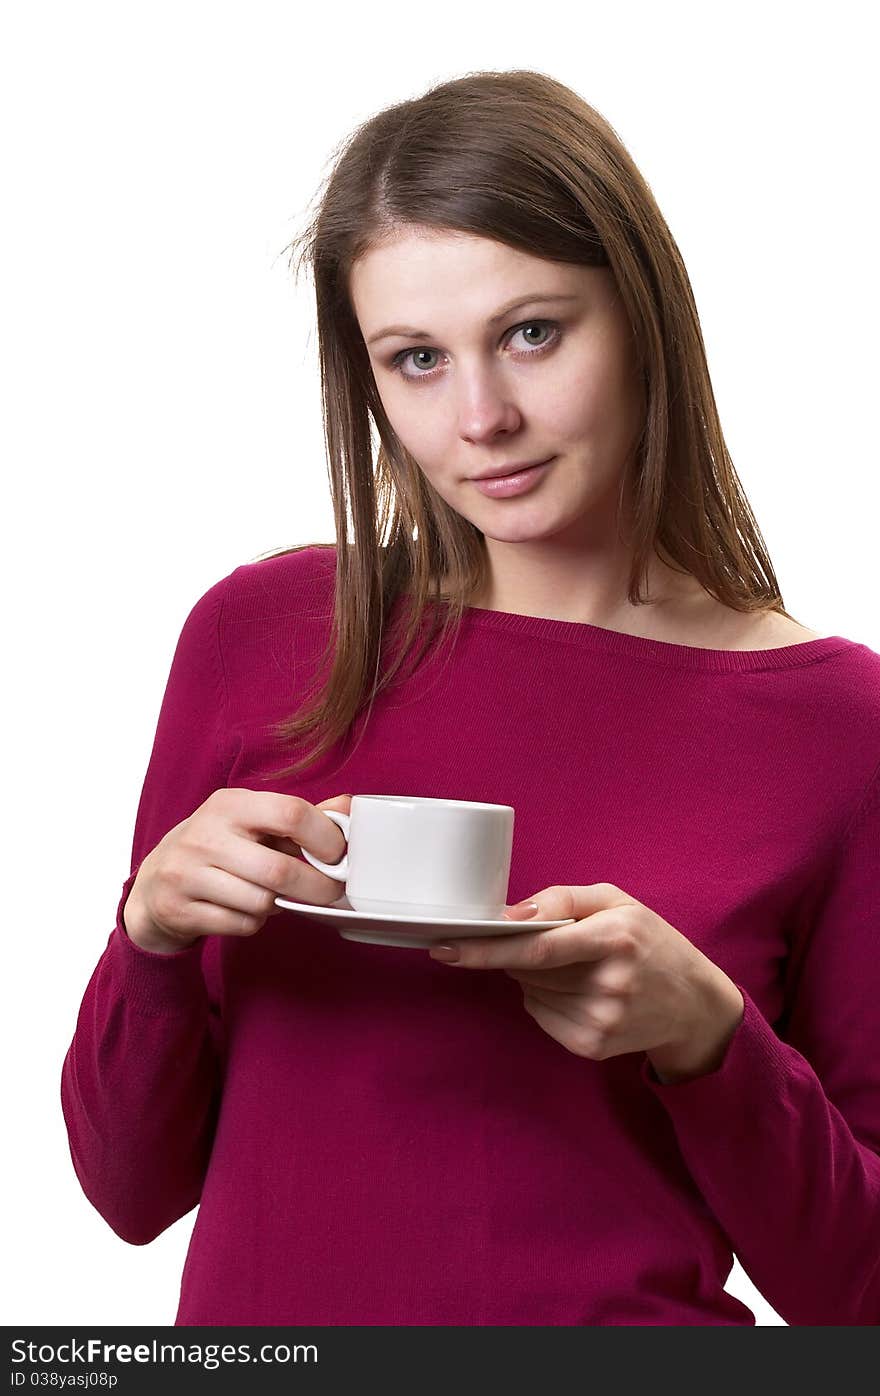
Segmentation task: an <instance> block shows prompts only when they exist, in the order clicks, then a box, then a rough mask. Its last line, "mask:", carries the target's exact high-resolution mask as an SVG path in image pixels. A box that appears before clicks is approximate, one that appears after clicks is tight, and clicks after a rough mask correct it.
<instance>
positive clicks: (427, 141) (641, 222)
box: [262, 69, 788, 777]
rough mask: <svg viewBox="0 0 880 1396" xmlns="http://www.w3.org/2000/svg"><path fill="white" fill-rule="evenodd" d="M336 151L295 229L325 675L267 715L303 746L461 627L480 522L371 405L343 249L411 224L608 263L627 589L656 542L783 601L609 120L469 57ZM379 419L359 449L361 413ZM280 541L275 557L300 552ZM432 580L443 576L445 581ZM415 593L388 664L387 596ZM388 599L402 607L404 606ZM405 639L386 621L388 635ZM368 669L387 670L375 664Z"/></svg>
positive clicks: (693, 337)
mask: <svg viewBox="0 0 880 1396" xmlns="http://www.w3.org/2000/svg"><path fill="white" fill-rule="evenodd" d="M334 154H335V155H336V156H337V157H338V158H336V160H335V164H334V166H333V169H332V172H331V174H330V176H329V177H328V179H327V180H326V181H325V187H324V188H323V193H322V194H321V197H320V200H319V203H318V207H317V211H316V212H315V214H314V216H313V217H312V219H311V221H310V223H309V225H308V227H307V228H306V229H305V231H304V232H303V233H302V234H301V235H300V236H299V237H298V238H296V239H294V241H293V243H292V244H290V247H291V249H292V251H291V262H292V263H293V262H295V264H296V274H297V276H299V273H300V271H301V269H302V266H303V264H307V266H308V268H309V270H310V271H311V274H312V276H313V279H314V284H315V292H316V299H317V325H318V352H319V362H320V375H321V392H322V409H323V418H324V432H325V440H326V444H327V451H328V456H329V474H330V488H331V494H332V499H333V513H334V518H335V523H336V537H337V543H336V544H332V543H331V544H325V545H320V544H303V545H301V547H316V546H319V547H320V546H325V547H326V548H328V549H332V548H334V547H335V549H336V580H335V599H334V612H333V620H332V627H331V631H330V635H329V638H328V642H327V646H326V648H325V650H324V654H323V657H322V667H323V668H326V665H327V664H328V663H329V664H330V668H329V673H325V675H324V677H323V679H322V680H321V681H320V683H319V684H318V686H317V688H316V689H315V690H314V691H313V693H312V695H311V697H312V699H313V701H312V702H311V705H310V706H303V707H301V708H300V709H298V711H297V712H295V713H294V714H293V715H292V716H291V717H289V718H286V719H285V720H284V721H282V722H279V723H276V724H274V729H273V730H274V732H275V734H276V736H277V737H278V738H279V739H280V740H281V742H282V743H283V744H285V745H287V746H288V749H289V745H290V743H292V742H295V741H298V740H300V739H301V738H303V737H306V736H308V735H309V734H311V733H314V732H319V733H321V736H320V740H319V741H318V743H317V745H316V746H315V747H314V748H313V750H312V751H311V753H309V754H307V755H306V756H305V757H301V758H300V759H299V760H295V761H293V762H292V763H291V764H289V765H287V766H285V767H284V768H283V770H281V771H276V772H273V773H272V774H273V777H274V776H278V775H290V774H298V773H299V772H300V771H301V770H302V768H303V767H304V766H305V765H308V764H310V763H312V762H315V761H317V760H319V758H320V757H321V756H323V754H324V753H325V752H326V751H327V750H328V749H329V748H330V747H331V746H332V745H334V744H335V742H336V741H337V740H338V739H339V738H342V737H344V736H346V735H347V734H348V732H349V730H350V729H352V727H353V725H354V722H355V719H356V717H357V716H358V714H359V712H360V710H361V709H362V708H363V707H364V705H365V704H366V705H368V706H367V710H366V716H365V722H366V721H367V720H368V719H369V713H370V710H371V708H372V703H373V701H374V699H375V697H376V695H377V694H378V693H379V692H381V691H382V689H383V688H385V687H386V686H387V685H388V684H390V682H391V681H392V679H393V678H394V677H395V675H396V674H397V673H398V671H399V670H400V669H401V667H402V666H403V664H404V663H405V661H406V660H407V658H408V657H409V658H412V651H413V641H414V640H415V638H416V635H417V633H418V631H419V628H420V626H421V624H422V621H423V619H424V618H425V616H429V618H430V619H431V626H430V628H429V631H428V635H427V638H426V640H425V643H424V644H423V646H422V648H421V651H420V653H419V654H418V656H417V657H416V658H415V663H416V664H418V663H419V662H420V661H421V659H422V657H423V656H424V654H425V653H426V652H427V651H428V649H429V648H430V646H431V644H432V643H433V642H434V640H435V639H437V637H438V636H439V643H440V644H442V643H443V641H444V640H446V639H447V638H449V637H450V636H452V637H454V632H455V631H456V629H457V628H458V625H459V623H460V621H461V618H462V615H463V613H464V610H465V608H466V606H467V605H468V602H469V599H470V598H471V597H473V596H475V595H479V594H480V593H481V591H482V589H483V587H484V585H485V582H486V577H487V555H486V549H485V540H484V538H483V534H482V532H481V531H480V530H479V529H478V528H477V527H476V526H475V525H474V524H472V523H470V522H469V520H467V519H465V518H463V517H462V516H461V515H460V514H458V513H456V511H455V510H454V509H452V508H451V507H450V506H449V505H448V504H447V503H446V501H445V500H444V499H442V498H441V497H440V495H438V494H437V492H436V491H435V490H434V489H433V488H432V486H431V485H430V483H429V481H428V480H427V479H426V477H425V476H424V474H423V472H422V471H421V470H420V469H419V466H418V463H417V461H415V460H414V459H413V457H412V456H411V455H410V454H409V452H408V451H407V450H406V449H405V447H404V446H403V445H402V443H401V442H400V441H399V440H398V438H397V436H396V435H395V432H394V430H393V428H392V426H391V423H390V422H389V421H388V419H387V417H386V416H385V413H384V411H383V409H382V403H381V401H380V399H379V394H378V391H377V388H376V383H375V380H374V377H373V373H372V369H371V365H370V362H369V356H368V354H367V351H366V347H365V344H364V341H363V337H362V335H361V332H360V329H359V326H358V322H357V318H356V316H355V313H354V309H353V307H352V302H351V298H350V294H349V275H350V272H351V269H352V267H353V265H354V263H355V262H356V261H357V259H358V258H359V257H361V256H363V255H364V254H365V253H366V252H367V251H368V250H369V249H370V248H371V247H373V246H375V245H378V244H379V243H381V242H382V241H383V239H385V238H387V237H389V236H393V235H394V233H395V232H397V231H400V230H403V229H405V228H406V227H407V226H415V227H422V228H430V229H438V230H450V231H458V232H464V233H472V234H476V235H478V236H483V237H490V238H493V239H495V240H497V241H499V242H503V243H505V244H507V245H508V246H510V247H512V248H515V249H517V250H522V251H525V252H528V253H530V254H532V255H534V256H538V257H545V258H547V259H549V260H552V261H561V262H568V263H574V264H577V265H581V266H604V267H610V268H611V270H612V272H613V274H614V277H615V279H616V282H617V286H618V289H619V293H620V295H621V297H622V300H623V304H624V306H625V308H626V311H627V313H628V315H629V319H630V322H631V326H632V330H633V334H634V341H635V346H636V352H637V355H638V366H639V370H640V372H641V374H642V381H643V383H644V386H645V390H646V404H647V405H646V413H645V420H644V426H643V430H642V434H641V437H640V438H639V442H638V445H637V448H636V450H635V452H634V453H633V456H632V460H631V461H630V463H629V466H628V468H627V469H626V470H625V471H624V474H623V478H622V481H621V496H620V497H621V500H622V499H623V496H624V491H626V492H627V495H628V499H629V503H630V509H631V532H630V536H629V544H630V547H631V549H632V566H631V570H630V578H629V586H628V598H629V601H630V603H631V604H633V605H641V604H643V603H644V601H646V600H647V599H648V598H647V596H643V594H642V584H643V582H645V583H647V579H648V567H649V563H650V560H651V557H652V554H654V553H656V554H657V555H658V556H662V557H663V558H664V560H665V561H666V563H667V565H669V566H672V567H674V568H675V570H677V571H680V572H684V573H689V574H691V575H692V576H694V577H696V578H697V579H698V580H699V582H700V583H701V584H702V586H703V587H704V588H705V590H706V591H707V592H708V593H709V594H710V595H711V596H713V597H715V598H716V599H717V600H719V601H721V602H722V603H723V604H725V605H726V606H729V607H731V608H732V609H734V610H737V611H743V612H753V611H759V610H770V611H776V612H779V613H780V614H782V615H787V614H788V613H787V612H786V611H785V609H784V607H783V605H782V597H781V594H780V592H779V588H778V585H777V581H776V577H775V575H774V572H773V567H772V565H771V562H770V559H769V557H768V555H767V550H766V547H765V544H764V540H763V538H762V536H761V533H760V530H759V528H758V525H757V522H756V520H755V518H754V516H753V515H752V512H751V509H750V507H749V504H748V501H747V500H746V497H745V494H744V492H743V489H742V486H741V483H740V481H739V478H738V476H737V474H736V471H735V469H734V466H733V462H732V460H731V458H730V454H729V452H728V449H727V446H726V444H725V441H724V437H723V435H722V431H721V424H720V420H719V416H718V409H717V406H716V403H715V397H714V394H713V391H712V385H711V382H710V378H709V370H708V365H707V362H706V350H705V346H704V343H703V337H702V332H701V329H700V322H699V317H698V315H697V309H696V304H695V301H694V295H693V291H692V289H691V284H690V281H689V279H688V275H687V272H686V270H685V266H684V263H683V261H682V258H681V254H680V252H679V250H678V247H677V246H676V244H675V241H674V239H673V237H672V234H671V232H670V231H669V228H668V227H667V225H666V222H665V220H664V218H663V215H662V214H661V212H660V210H659V208H658V206H657V204H656V202H655V200H654V196H653V194H652V192H651V190H650V188H649V186H648V184H647V183H646V181H645V179H644V178H643V176H642V175H641V173H640V172H639V170H638V169H637V167H636V165H635V164H634V162H633V160H632V158H631V156H630V155H629V154H628V152H627V150H626V149H625V147H624V146H623V143H622V142H621V140H620V138H619V137H618V135H617V133H616V132H615V131H614V130H613V128H612V127H611V126H610V125H609V123H608V122H607V121H606V120H605V119H604V117H602V116H601V115H600V114H599V112H597V111H596V110H595V109H594V108H593V107H591V106H589V105H588V104H587V102H585V101H584V100H583V98H581V97H580V96H578V95H577V94H576V93H575V92H573V91H572V90H571V89H570V88H568V87H566V86H564V85H563V84H562V83H560V82H558V81H557V80H556V79H554V78H552V77H548V76H547V75H546V74H544V73H539V72H532V71H529V70H521V69H516V70H512V71H508V72H473V73H468V74H466V75H465V76H463V77H459V78H455V79H453V80H451V81H449V82H444V83H440V84H438V85H436V86H434V87H431V88H430V89H429V90H428V91H427V92H425V94H424V95H423V96H421V97H418V98H416V99H414V100H411V101H403V102H399V103H397V104H395V105H394V106H391V107H388V108H386V109H385V110H383V111H380V112H379V113H378V114H376V115H375V116H372V117H370V118H369V120H367V121H365V122H364V123H363V124H362V125H360V126H359V127H357V128H356V129H355V131H354V132H353V133H352V135H351V136H349V137H348V138H347V140H345V141H344V142H343V143H342V145H341V147H340V148H338V149H337V151H336V152H334ZM371 418H372V420H373V422H374V423H375V426H376V429H377V431H378V450H377V453H376V459H375V461H374V458H373V447H372V437H371V420H370V419H371ZM300 550H301V548H288V549H283V550H281V552H278V553H274V554H271V553H270V554H264V555H262V556H264V557H265V556H282V555H284V553H291V552H297V551H300ZM441 579H442V580H443V582H444V583H445V585H444V586H443V589H442V590H441ZM401 597H406V598H407V600H408V602H409V609H408V619H407V620H406V623H405V625H404V627H403V632H404V633H403V638H402V643H400V644H399V646H397V647H396V648H397V653H396V655H395V656H394V658H393V660H392V662H391V663H390V664H389V665H388V667H387V668H383V664H382V660H383V649H384V640H385V638H387V620H388V612H389V610H390V608H391V606H392V605H393V604H394V603H395V602H396V601H397V600H398V599H399V598H401ZM401 614H402V615H403V616H406V614H407V613H406V611H402V612H401ZM397 638H398V639H399V636H398V637H397ZM380 670H382V672H380Z"/></svg>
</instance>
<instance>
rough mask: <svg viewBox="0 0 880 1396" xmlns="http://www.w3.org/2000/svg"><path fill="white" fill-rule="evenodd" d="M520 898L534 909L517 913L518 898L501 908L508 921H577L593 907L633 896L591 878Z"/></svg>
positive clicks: (621, 902) (621, 903)
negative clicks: (522, 913) (586, 881)
mask: <svg viewBox="0 0 880 1396" xmlns="http://www.w3.org/2000/svg"><path fill="white" fill-rule="evenodd" d="M524 900H525V901H528V902H532V903H534V904H535V905H536V906H537V908H538V910H537V911H536V912H533V913H531V915H525V914H524V915H523V916H517V915H516V908H517V906H522V903H520V902H518V903H516V905H514V906H508V907H507V908H506V909H505V911H504V913H503V915H504V917H506V918H508V919H510V920H512V921H517V922H518V921H523V923H524V924H526V925H527V924H528V921H529V920H535V921H564V920H566V919H568V918H569V917H571V918H572V919H574V920H576V921H580V920H583V918H584V917H586V916H592V915H593V913H594V912H596V911H604V910H605V909H606V908H608V907H612V906H624V905H626V903H628V902H635V898H634V897H631V896H630V895H629V893H628V892H624V891H623V890H622V888H620V887H615V885H614V883H613V882H592V883H588V884H587V885H586V886H583V887H577V886H562V885H557V886H553V887H545V888H543V889H542V890H541V891H540V892H535V893H534V895H533V896H531V897H528V898H524Z"/></svg>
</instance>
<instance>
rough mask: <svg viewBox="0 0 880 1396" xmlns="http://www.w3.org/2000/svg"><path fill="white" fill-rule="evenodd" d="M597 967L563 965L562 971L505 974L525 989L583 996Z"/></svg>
mask: <svg viewBox="0 0 880 1396" xmlns="http://www.w3.org/2000/svg"><path fill="white" fill-rule="evenodd" d="M594 969H595V966H589V965H584V964H583V963H579V964H577V965H563V966H562V968H561V969H542V970H539V969H533V970H527V969H506V970H505V971H504V973H505V974H508V975H510V978H511V979H515V980H516V982H517V983H518V984H520V985H522V987H523V988H535V989H549V990H552V992H553V993H555V994H581V993H583V991H584V989H585V988H586V986H587V984H588V983H589V982H590V979H591V971H592V970H594Z"/></svg>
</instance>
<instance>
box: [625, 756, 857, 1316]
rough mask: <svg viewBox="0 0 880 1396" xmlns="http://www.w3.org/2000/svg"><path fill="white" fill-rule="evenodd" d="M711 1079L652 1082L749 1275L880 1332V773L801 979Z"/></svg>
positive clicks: (816, 1311) (734, 1046)
mask: <svg viewBox="0 0 880 1396" xmlns="http://www.w3.org/2000/svg"><path fill="white" fill-rule="evenodd" d="M737 988H738V989H739V990H740V992H741V993H742V996H743V1000H744V1003H745V1013H744V1016H743V1018H742V1021H741V1022H740V1024H739V1026H738V1027H737V1029H736V1032H735V1033H734V1035H733V1037H732V1038H731V1041H730V1043H729V1044H728V1048H727V1051H726V1054H725V1056H724V1060H723V1061H722V1063H721V1065H720V1066H719V1067H718V1068H717V1069H716V1070H715V1071H714V1072H711V1073H707V1074H706V1075H704V1076H700V1077H696V1078H694V1079H692V1080H686V1081H680V1082H675V1083H669V1084H665V1085H664V1084H662V1083H661V1082H660V1080H659V1078H658V1077H657V1075H656V1073H655V1072H654V1070H653V1067H652V1066H651V1064H650V1062H649V1060H648V1059H647V1057H646V1058H645V1060H644V1062H643V1063H642V1066H641V1074H642V1079H643V1081H644V1082H645V1083H646V1084H647V1085H648V1087H649V1089H650V1090H651V1091H653V1093H654V1094H655V1096H656V1097H657V1098H658V1099H659V1100H660V1101H661V1102H662V1104H663V1106H664V1107H665V1109H666V1111H667V1112H668V1114H669V1115H670V1117H671V1119H672V1123H673V1126H674V1129H675V1133H676V1136H677V1139H678V1144H679V1147H680V1149H681V1152H682V1155H683V1157H684V1159H685V1162H686V1164H687V1166H688V1168H689V1170H690V1172H691V1174H692V1176H693V1177H694V1179H695V1181H696V1182H697V1184H698V1186H699V1188H700V1190H701V1192H702V1195H703V1197H704V1198H705V1200H706V1202H707V1204H708V1205H709V1207H710V1208H711V1210H712V1212H713V1213H714V1215H715V1216H716V1218H717V1219H718V1221H719V1223H720V1225H721V1226H722V1227H723V1228H724V1230H725V1232H726V1233H727V1236H728V1237H729V1240H730V1244H731V1247H732V1249H733V1250H734V1252H735V1253H736V1255H737V1256H738V1258H739V1260H740V1262H741V1264H742V1266H743V1269H744V1270H745V1271H746V1273H747V1274H748V1275H749V1277H750V1278H751V1279H752V1281H753V1282H754V1284H755V1285H756V1287H757V1288H758V1290H759V1291H760V1292H761V1293H762V1294H763V1295H764V1297H765V1298H766V1299H767V1301H768V1302H769V1303H770V1304H771V1305H772V1306H773V1307H774V1309H776V1311H777V1313H779V1315H780V1316H781V1317H782V1318H783V1319H784V1320H785V1322H786V1323H789V1324H797V1325H843V1326H852V1325H862V1324H865V1325H876V1324H878V1323H880V772H877V773H875V778H874V780H873V781H872V783H871V784H870V786H869V788H868V791H867V793H866V794H865V796H864V798H863V799H862V801H861V803H860V805H859V807H858V809H857V811H856V812H855V814H854V815H853V817H852V819H851V821H850V823H849V826H848V829H847V831H846V832H845V834H844V836H843V838H842V841H841V843H840V846H839V849H838V852H837V856H836V861H835V865H834V870H833V874H832V876H831V877H830V879H829V880H828V881H827V882H826V883H825V884H824V885H823V889H822V891H821V893H820V895H819V896H818V897H817V898H816V899H815V902H814V905H813V907H812V911H811V915H810V917H809V925H808V927H807V928H806V931H805V934H804V935H803V937H802V940H801V942H799V943H798V944H797V946H796V947H795V949H794V951H793V953H792V955H791V958H790V964H789V972H788V974H787V979H786V997H785V1005H784V1011H783V1014H782V1018H781V1020H780V1024H779V1032H778V1033H777V1032H774V1030H773V1028H772V1027H771V1026H770V1024H769V1023H768V1022H767V1020H766V1019H765V1018H764V1017H763V1015H762V1014H761V1012H760V1011H759V1010H758V1008H757V1006H756V1005H755V1003H754V1001H753V999H752V998H751V996H750V995H749V994H748V992H747V991H746V990H745V989H744V988H743V986H742V985H741V984H737Z"/></svg>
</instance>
